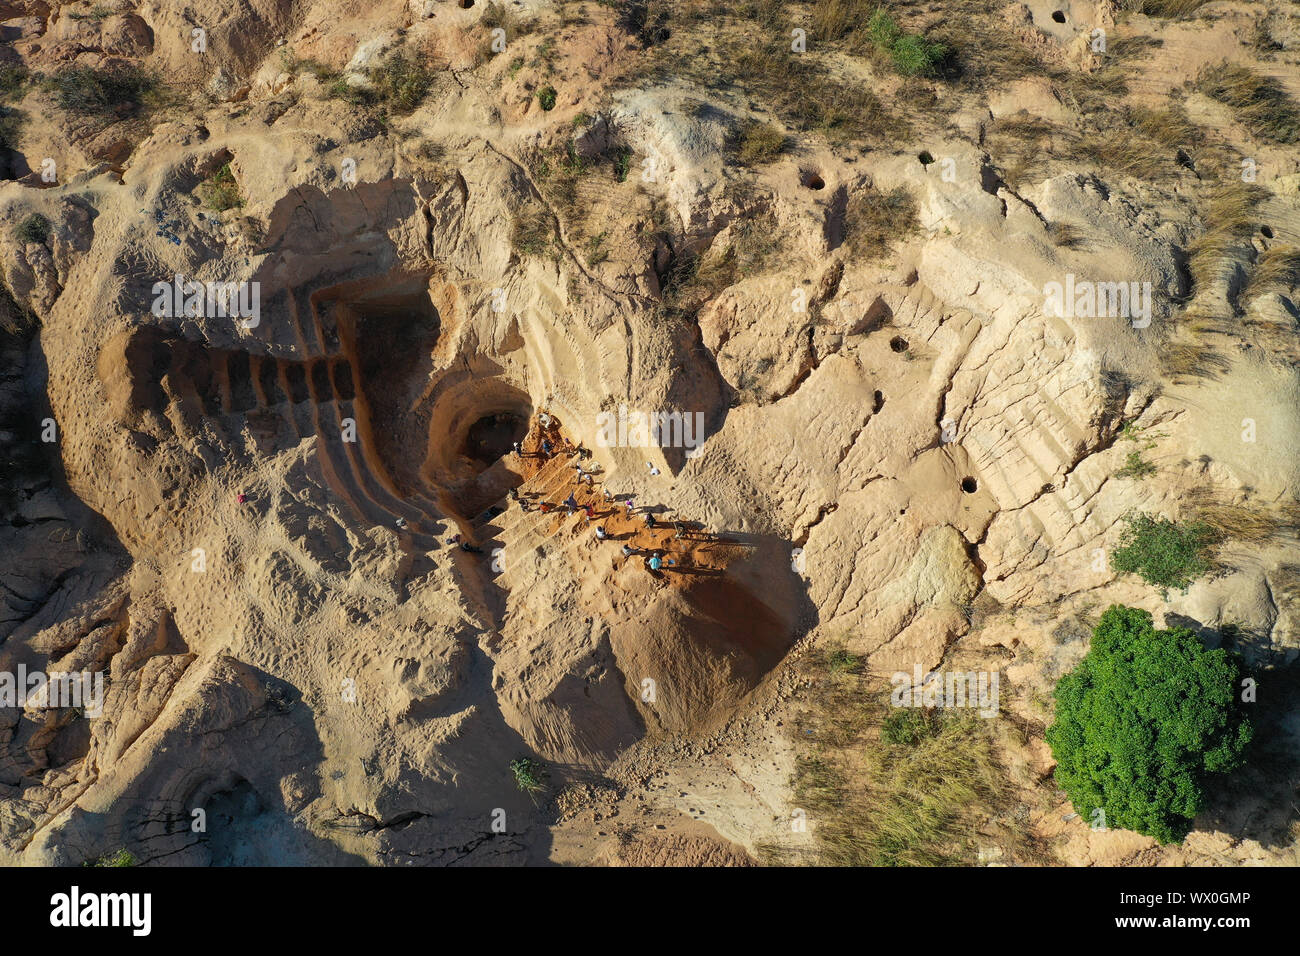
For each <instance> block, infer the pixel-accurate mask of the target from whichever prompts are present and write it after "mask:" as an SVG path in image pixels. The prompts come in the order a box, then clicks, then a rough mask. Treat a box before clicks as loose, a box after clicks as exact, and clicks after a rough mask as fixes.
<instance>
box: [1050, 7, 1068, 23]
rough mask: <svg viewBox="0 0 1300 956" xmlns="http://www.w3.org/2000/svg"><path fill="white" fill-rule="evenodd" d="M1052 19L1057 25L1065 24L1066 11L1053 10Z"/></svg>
mask: <svg viewBox="0 0 1300 956" xmlns="http://www.w3.org/2000/svg"><path fill="white" fill-rule="evenodd" d="M1052 19H1053V20H1055V21H1056V22H1057V23H1064V22H1065V13H1064V11H1062V10H1053V11H1052Z"/></svg>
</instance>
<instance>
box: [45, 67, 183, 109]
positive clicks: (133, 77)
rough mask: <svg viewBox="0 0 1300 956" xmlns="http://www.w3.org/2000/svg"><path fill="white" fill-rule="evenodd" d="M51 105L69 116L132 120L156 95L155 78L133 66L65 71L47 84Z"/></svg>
mask: <svg viewBox="0 0 1300 956" xmlns="http://www.w3.org/2000/svg"><path fill="white" fill-rule="evenodd" d="M47 82H48V85H49V87H50V88H51V89H52V90H53V92H54V102H55V103H57V104H58V106H59V108H60V109H62V110H65V111H66V112H69V113H83V114H87V115H90V116H96V117H100V118H113V117H118V116H134V115H136V114H137V113H139V112H140V111H141V110H142V109H143V108H144V106H145V105H146V104H147V103H148V102H149V101H150V100H151V99H152V98H154V97H155V96H156V95H157V93H158V85H159V84H158V78H157V77H156V76H155V75H154V74H152V73H148V72H146V71H145V70H142V69H141V68H140V67H138V66H135V65H133V64H132V65H123V66H114V67H109V68H107V69H103V70H96V69H92V68H90V67H87V66H69V67H64V68H63V69H61V70H59V71H58V72H57V73H55V74H54V76H52V77H51V78H50V79H49V80H48V81H47Z"/></svg>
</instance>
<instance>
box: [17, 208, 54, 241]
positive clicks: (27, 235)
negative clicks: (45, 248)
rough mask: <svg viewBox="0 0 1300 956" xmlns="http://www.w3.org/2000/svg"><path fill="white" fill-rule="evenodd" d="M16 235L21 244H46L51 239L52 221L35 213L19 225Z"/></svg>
mask: <svg viewBox="0 0 1300 956" xmlns="http://www.w3.org/2000/svg"><path fill="white" fill-rule="evenodd" d="M14 235H15V236H16V237H17V238H18V241H19V242H21V243H24V244H25V243H28V242H44V241H45V240H46V239H48V238H50V221H49V220H48V219H46V218H45V217H44V216H42V215H41V214H40V213H39V212H34V213H32V214H31V215H30V216H28V217H27V218H26V219H24V220H23V221H22V222H20V223H19V224H18V228H17V229H15V230H14Z"/></svg>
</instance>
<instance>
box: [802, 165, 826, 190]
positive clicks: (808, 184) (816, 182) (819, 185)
mask: <svg viewBox="0 0 1300 956" xmlns="http://www.w3.org/2000/svg"><path fill="white" fill-rule="evenodd" d="M799 184H800V185H801V186H803V188H804V189H825V188H826V180H824V179H822V178H821V176H819V175H818V174H817V173H816V172H815V171H814V170H811V169H801V170H800V171H799Z"/></svg>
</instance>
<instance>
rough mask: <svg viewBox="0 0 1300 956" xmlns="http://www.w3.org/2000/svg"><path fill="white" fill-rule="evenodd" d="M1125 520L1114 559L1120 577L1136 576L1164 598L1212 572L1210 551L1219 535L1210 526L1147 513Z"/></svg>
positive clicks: (1125, 518)
mask: <svg viewBox="0 0 1300 956" xmlns="http://www.w3.org/2000/svg"><path fill="white" fill-rule="evenodd" d="M1123 520H1124V524H1125V526H1126V527H1125V528H1124V530H1123V532H1121V536H1120V546H1119V547H1118V548H1116V549H1115V553H1114V554H1113V555H1112V556H1111V567H1112V568H1114V569H1115V570H1116V571H1118V572H1120V573H1121V574H1136V575H1137V576H1138V577H1140V578H1141V579H1142V580H1143V581H1145V582H1146V583H1147V584H1150V585H1152V586H1154V587H1156V588H1159V589H1160V593H1161V594H1162V595H1165V594H1167V593H1168V591H1169V589H1170V588H1177V589H1178V590H1180V591H1186V590H1187V588H1188V587H1190V586H1191V583H1192V582H1193V581H1195V580H1196V579H1197V578H1199V577H1201V576H1202V575H1203V574H1205V573H1206V572H1208V571H1209V570H1210V562H1209V559H1208V557H1207V550H1208V548H1209V546H1210V545H1211V544H1213V543H1214V541H1215V539H1216V538H1217V535H1216V534H1215V533H1214V529H1213V528H1211V527H1210V526H1209V525H1208V524H1205V523H1204V522H1200V521H1195V522H1189V523H1187V524H1179V523H1178V522H1176V521H1170V520H1169V519H1168V518H1163V517H1152V516H1151V515H1148V514H1128V515H1125V516H1124V519H1123Z"/></svg>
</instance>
